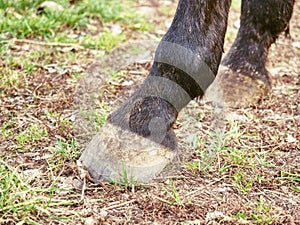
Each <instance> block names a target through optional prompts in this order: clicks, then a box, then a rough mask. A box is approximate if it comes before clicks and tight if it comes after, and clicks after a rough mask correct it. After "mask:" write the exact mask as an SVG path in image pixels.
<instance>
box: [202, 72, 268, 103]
mask: <svg viewBox="0 0 300 225" xmlns="http://www.w3.org/2000/svg"><path fill="white" fill-rule="evenodd" d="M270 89H271V85H269V84H266V83H265V82H263V81H261V80H258V79H253V78H251V77H249V76H246V75H243V74H240V73H236V72H233V71H232V70H231V69H229V68H227V67H225V66H220V68H219V72H218V75H217V77H216V79H215V81H214V82H213V83H212V85H211V86H210V87H209V88H208V90H207V92H206V93H205V99H206V100H208V101H212V102H215V103H217V105H220V106H224V107H232V108H239V107H248V106H250V105H254V104H256V103H257V102H258V101H259V100H261V99H262V98H263V97H264V96H265V95H266V94H267V93H268V92H269V90H270Z"/></svg>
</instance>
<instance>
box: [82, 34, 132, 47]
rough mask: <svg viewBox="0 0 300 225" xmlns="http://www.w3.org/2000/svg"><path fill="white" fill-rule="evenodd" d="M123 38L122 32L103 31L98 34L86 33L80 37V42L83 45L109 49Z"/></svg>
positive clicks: (122, 40) (124, 38) (124, 37)
mask: <svg viewBox="0 0 300 225" xmlns="http://www.w3.org/2000/svg"><path fill="white" fill-rule="evenodd" d="M125 40H126V36H125V34H124V33H121V34H113V33H111V32H103V33H101V34H99V35H98V36H92V35H86V36H85V37H84V38H82V40H81V41H80V44H81V45H82V46H84V47H89V48H102V49H105V50H107V51H109V50H111V49H113V48H114V47H116V46H117V45H118V44H120V43H122V42H124V41H125Z"/></svg>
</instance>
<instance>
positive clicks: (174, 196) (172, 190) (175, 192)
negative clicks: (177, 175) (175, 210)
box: [162, 180, 183, 205]
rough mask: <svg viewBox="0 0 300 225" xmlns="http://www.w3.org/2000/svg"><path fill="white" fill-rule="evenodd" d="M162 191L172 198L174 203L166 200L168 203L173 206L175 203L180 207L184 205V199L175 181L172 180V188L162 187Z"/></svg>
mask: <svg viewBox="0 0 300 225" xmlns="http://www.w3.org/2000/svg"><path fill="white" fill-rule="evenodd" d="M162 189H163V190H164V191H165V193H166V194H167V195H168V196H169V197H171V198H172V200H173V202H170V201H168V200H165V202H166V203H168V204H170V205H172V204H174V203H176V204H179V205H182V204H183V201H182V198H181V196H180V194H179V192H178V190H177V188H176V185H175V183H174V181H173V180H171V188H169V189H168V188H166V187H164V186H162Z"/></svg>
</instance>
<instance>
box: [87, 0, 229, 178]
mask: <svg viewBox="0 0 300 225" xmlns="http://www.w3.org/2000/svg"><path fill="white" fill-rule="evenodd" d="M230 2H231V1H230V0H179V3H178V8H177V11H176V15H175V17H174V20H173V23H172V25H171V27H170V29H169V30H168V32H167V33H166V35H165V36H164V38H163V39H162V41H161V43H160V44H159V46H158V48H157V51H156V56H155V61H154V63H153V66H152V69H151V71H150V74H149V76H148V77H147V79H146V80H145V82H144V83H143V84H142V86H141V87H140V88H139V89H138V90H137V91H136V92H135V93H134V94H133V95H132V96H131V97H130V98H129V99H128V100H127V101H126V102H125V103H124V104H123V105H122V106H121V107H120V108H119V109H118V110H116V111H115V112H113V113H112V114H111V115H110V116H109V119H108V121H107V123H106V125H105V126H104V127H103V129H102V131H101V132H100V133H99V134H97V135H96V136H95V137H94V138H93V140H92V141H91V143H90V144H89V146H88V148H87V149H86V150H85V152H84V153H83V155H82V157H81V161H82V163H83V165H85V166H86V167H87V168H88V169H89V171H90V172H91V174H92V176H93V177H94V178H96V179H107V178H108V177H111V178H116V177H118V176H121V175H122V170H123V169H122V164H123V166H125V169H126V170H127V173H128V174H130V175H132V176H134V177H135V178H136V179H138V180H143V181H146V180H150V179H152V178H153V177H154V176H155V175H156V174H157V173H159V172H160V171H161V170H162V169H163V168H164V167H165V166H166V164H167V163H169V162H170V161H171V160H172V159H173V157H174V156H175V154H176V151H175V150H176V149H177V140H176V137H175V134H174V132H173V130H172V125H173V123H174V122H175V120H176V118H177V114H178V112H179V111H180V110H181V109H182V108H183V107H185V106H186V105H187V103H188V102H189V101H190V100H191V99H193V98H195V97H198V96H202V95H203V93H204V92H205V90H206V89H207V87H208V86H209V85H210V84H211V83H212V82H213V80H214V78H215V75H216V73H217V70H218V66H219V63H220V60H221V55H222V50H223V42H224V36H225V32H226V27H227V17H228V11H229V7H230Z"/></svg>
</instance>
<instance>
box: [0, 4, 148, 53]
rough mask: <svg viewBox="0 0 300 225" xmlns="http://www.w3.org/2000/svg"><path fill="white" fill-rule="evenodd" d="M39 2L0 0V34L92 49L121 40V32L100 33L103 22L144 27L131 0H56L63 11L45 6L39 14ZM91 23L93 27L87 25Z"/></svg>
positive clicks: (135, 27) (136, 27)
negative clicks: (72, 1) (76, 1)
mask: <svg viewBox="0 0 300 225" xmlns="http://www.w3.org/2000/svg"><path fill="white" fill-rule="evenodd" d="M41 2H43V1H41V0H39V1H32V0H23V1H3V0H1V1H0V17H1V18H2V21H1V23H0V34H2V35H5V36H7V37H14V38H19V39H24V38H30V39H38V40H44V41H60V42H66V43H74V42H76V43H80V44H82V45H83V46H92V47H94V48H98V47H104V48H105V47H106V44H105V43H107V42H108V43H107V49H111V48H112V46H115V45H116V43H120V42H121V41H124V40H125V36H124V34H123V33H121V34H112V32H105V31H104V32H103V30H102V29H103V27H102V24H103V23H107V22H119V23H121V24H124V25H125V26H126V27H128V28H132V29H140V30H142V29H145V28H146V27H147V25H146V22H145V20H144V19H143V17H141V16H140V15H138V14H137V13H136V12H135V11H134V10H133V7H132V6H133V4H134V3H133V1H131V0H126V1H121V2H120V1H118V0H102V1H92V0H87V1H80V2H78V3H76V4H74V5H70V3H69V1H66V0H60V1H57V3H59V4H61V5H62V6H63V7H64V10H63V11H53V10H47V9H45V10H44V11H43V12H42V13H38V10H37V9H38V6H39V5H40V3H41ZM91 23H92V24H93V27H94V29H96V30H91V29H90V28H89V27H90V26H91ZM94 24H96V25H94ZM79 30H80V31H79ZM95 33H96V34H95Z"/></svg>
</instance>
